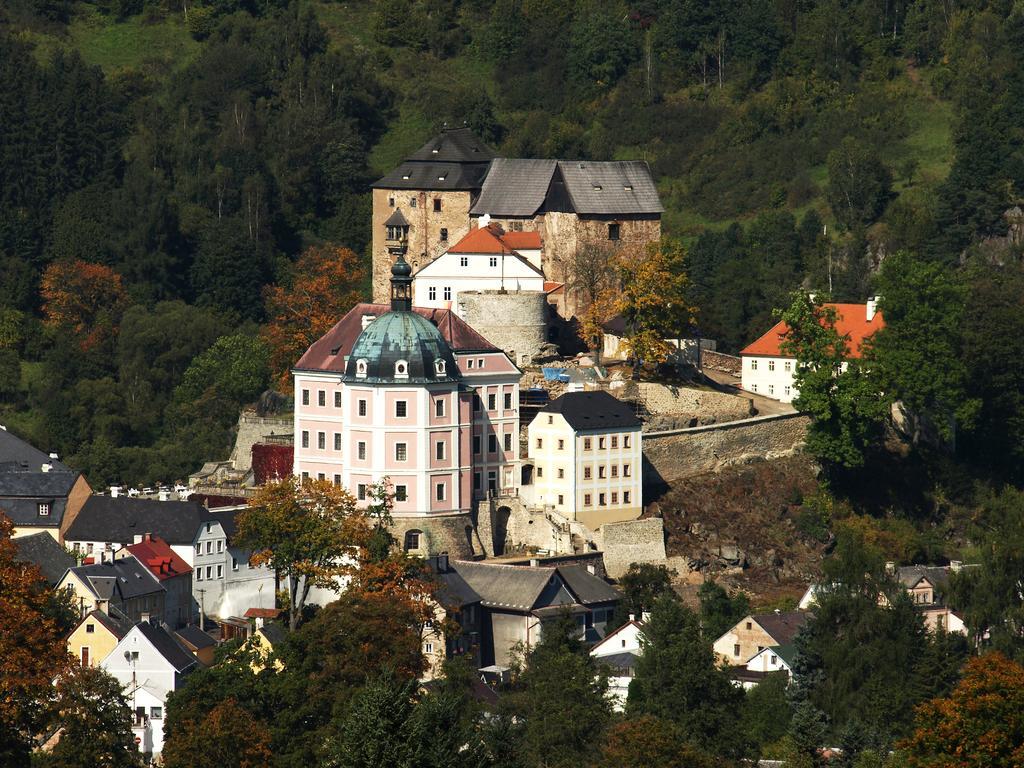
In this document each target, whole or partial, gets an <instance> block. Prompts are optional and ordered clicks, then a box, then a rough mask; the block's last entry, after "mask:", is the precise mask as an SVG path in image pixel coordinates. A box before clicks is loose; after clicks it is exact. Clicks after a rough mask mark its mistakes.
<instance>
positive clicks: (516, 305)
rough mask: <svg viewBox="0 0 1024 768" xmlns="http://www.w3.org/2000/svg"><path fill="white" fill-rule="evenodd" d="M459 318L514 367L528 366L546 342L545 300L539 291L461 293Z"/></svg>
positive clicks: (546, 305) (546, 315)
mask: <svg viewBox="0 0 1024 768" xmlns="http://www.w3.org/2000/svg"><path fill="white" fill-rule="evenodd" d="M458 301H459V315H460V316H461V317H462V319H463V320H465V321H466V322H467V323H469V324H470V325H471V326H473V329H474V330H476V331H478V332H479V333H480V334H481V335H483V337H484V338H485V339H487V340H488V341H489V342H491V343H492V344H494V345H495V346H497V347H500V348H501V349H503V350H504V351H505V352H506V353H507V354H508V356H509V357H510V358H511V359H512V362H514V363H515V364H516V365H520V366H521V365H526V364H528V363H529V362H530V360H531V359H532V358H533V356H534V355H535V354H537V352H539V351H540V347H541V345H542V344H544V343H545V342H546V341H547V317H548V303H547V297H546V296H545V295H544V294H543V293H541V292H540V291H513V292H509V293H500V292H498V291H463V292H461V293H459V299H458Z"/></svg>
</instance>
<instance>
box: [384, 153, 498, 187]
mask: <svg viewBox="0 0 1024 768" xmlns="http://www.w3.org/2000/svg"><path fill="white" fill-rule="evenodd" d="M485 173H487V163H486V162H483V163H472V164H465V163H438V162H425V163H421V162H414V161H408V160H406V161H405V162H404V163H402V164H401V165H399V166H398V167H397V168H395V170H393V171H391V173H389V174H387V175H386V176H384V177H382V178H380V179H378V180H377V181H375V182H374V183H373V184H372V185H371V186H372V187H374V188H377V189H409V190H441V191H450V190H476V189H480V185H481V184H482V183H483V179H484V174H485Z"/></svg>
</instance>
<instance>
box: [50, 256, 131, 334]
mask: <svg viewBox="0 0 1024 768" xmlns="http://www.w3.org/2000/svg"><path fill="white" fill-rule="evenodd" d="M40 294H41V295H42V298H43V317H44V323H45V324H46V325H48V326H50V327H51V328H59V329H67V330H70V331H71V332H72V333H73V334H74V336H75V338H76V339H77V340H78V344H79V346H80V347H81V348H82V349H83V350H89V349H93V348H95V347H97V346H98V345H99V344H101V343H103V342H104V341H107V340H108V339H111V338H112V337H113V336H115V335H116V334H117V329H118V325H119V324H120V322H121V315H122V314H124V311H125V309H127V308H128V303H129V301H128V293H127V291H126V290H125V287H124V283H123V281H122V279H121V275H119V274H118V273H117V272H115V271H114V270H112V269H111V268H110V267H105V266H103V265H102V264H91V263H89V262H87V261H82V260H81V259H75V260H74V261H55V262H53V263H52V264H50V266H48V267H47V268H46V271H45V272H43V278H42V282H41V284H40Z"/></svg>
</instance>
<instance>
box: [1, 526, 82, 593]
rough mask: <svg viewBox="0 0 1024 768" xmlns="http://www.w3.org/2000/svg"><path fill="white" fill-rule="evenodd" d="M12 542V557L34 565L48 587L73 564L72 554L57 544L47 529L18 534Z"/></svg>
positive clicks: (54, 583) (54, 584)
mask: <svg viewBox="0 0 1024 768" xmlns="http://www.w3.org/2000/svg"><path fill="white" fill-rule="evenodd" d="M12 543H13V544H14V549H15V554H14V559H15V560H17V561H19V562H22V563H31V564H32V565H34V566H36V567H37V568H38V569H39V573H40V574H41V575H42V577H43V581H45V582H46V585H47V586H49V587H53V586H56V584H57V582H58V581H60V580H61V577H62V576H63V575H64V573H65V572H66V571H67V569H68V568H70V567H72V566H73V565H75V557H74V555H72V554H71V553H69V552H68V551H67V550H66V549H64V547H62V546H61V545H60V544H58V543H57V540H56V539H55V538H53V536H51V535H50V534H49V532H47V531H39V532H38V533H29V534H26V535H24V536H18V537H17V538H15V539H12Z"/></svg>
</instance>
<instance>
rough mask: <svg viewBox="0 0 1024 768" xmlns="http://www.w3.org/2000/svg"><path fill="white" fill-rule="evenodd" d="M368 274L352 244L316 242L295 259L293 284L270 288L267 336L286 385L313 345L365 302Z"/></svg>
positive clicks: (276, 370)
mask: <svg viewBox="0 0 1024 768" xmlns="http://www.w3.org/2000/svg"><path fill="white" fill-rule="evenodd" d="M365 279H366V269H365V267H364V266H363V264H361V263H360V260H359V257H358V256H357V255H356V254H355V253H353V252H352V251H350V250H349V249H348V248H339V247H338V246H332V245H327V246H313V247H311V248H307V249H306V251H305V252H303V254H302V255H301V256H299V258H298V260H297V261H296V262H295V266H294V268H293V278H292V281H291V283H290V284H288V285H272V286H268V287H267V288H265V289H264V302H265V304H266V309H267V324H266V325H265V326H264V327H263V338H264V340H265V341H266V342H267V344H268V345H269V346H270V349H271V357H270V361H271V366H272V369H273V372H274V374H275V375H276V376H277V377H279V379H280V382H281V386H282V387H284V388H285V389H289V388H290V380H289V376H288V373H289V371H290V370H291V367H292V365H294V364H295V361H296V360H298V359H299V357H300V356H301V355H302V353H303V352H305V351H306V349H308V348H309V345H310V344H312V343H313V342H314V341H316V340H317V339H319V338H320V337H321V336H323V335H324V334H325V333H326V332H327V331H328V330H330V328H331V326H333V325H334V324H335V323H336V322H337V321H338V320H339V319H340V318H341V317H342V315H344V314H345V313H346V312H348V310H350V309H351V308H352V307H353V306H354V305H356V304H358V303H359V301H360V300H361V299H362V295H363V282H364V280H365Z"/></svg>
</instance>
